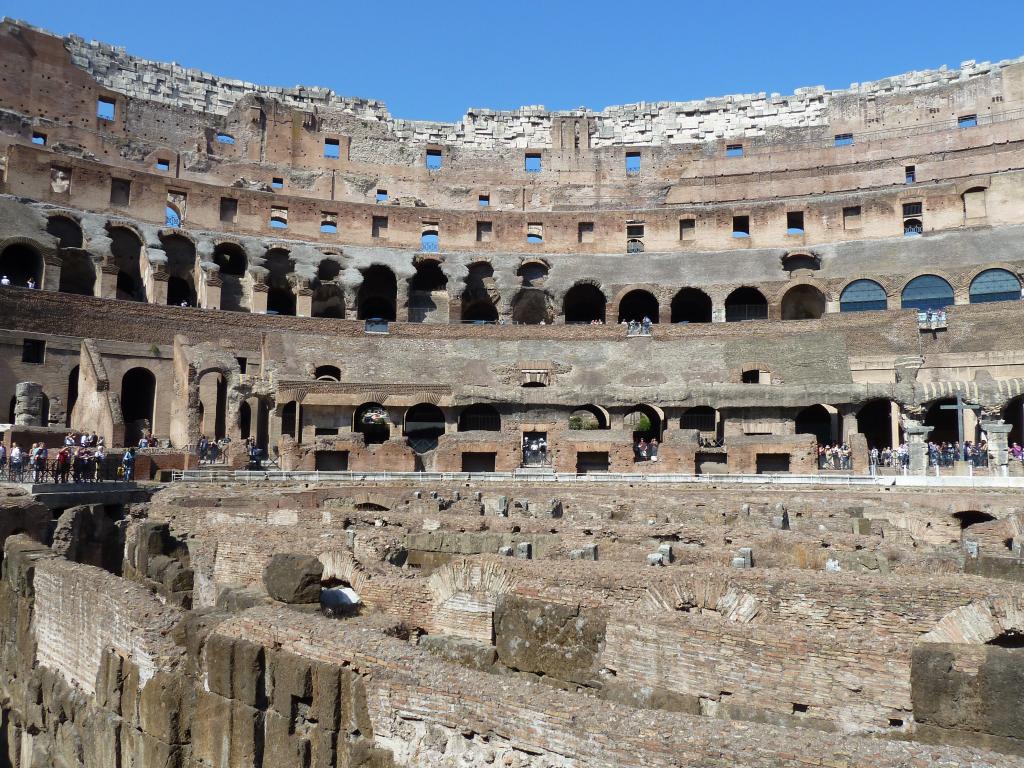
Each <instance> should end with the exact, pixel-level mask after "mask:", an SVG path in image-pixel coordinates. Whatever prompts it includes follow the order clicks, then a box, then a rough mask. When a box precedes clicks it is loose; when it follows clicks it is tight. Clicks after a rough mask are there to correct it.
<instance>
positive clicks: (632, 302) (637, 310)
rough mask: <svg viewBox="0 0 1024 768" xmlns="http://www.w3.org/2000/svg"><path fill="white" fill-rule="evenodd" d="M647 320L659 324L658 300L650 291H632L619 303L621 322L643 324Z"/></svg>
mask: <svg viewBox="0 0 1024 768" xmlns="http://www.w3.org/2000/svg"><path fill="white" fill-rule="evenodd" d="M645 317H646V318H647V319H648V320H650V321H651V322H652V323H656V322H658V300H657V299H656V298H654V294H652V293H650V292H649V291H642V290H635V291H630V292H629V293H627V294H626V295H625V296H623V297H622V299H621V300H620V301H619V322H620V323H621V322H622V321H623V320H626V321H627V322H628V321H633V322H637V323H639V322H642V321H643V319H644V318H645Z"/></svg>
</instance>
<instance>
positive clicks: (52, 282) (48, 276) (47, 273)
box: [39, 254, 63, 291]
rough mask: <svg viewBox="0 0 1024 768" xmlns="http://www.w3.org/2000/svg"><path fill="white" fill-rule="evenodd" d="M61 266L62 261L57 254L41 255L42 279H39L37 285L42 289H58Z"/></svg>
mask: <svg viewBox="0 0 1024 768" xmlns="http://www.w3.org/2000/svg"><path fill="white" fill-rule="evenodd" d="M62 266H63V261H62V260H61V259H60V257H58V256H57V254H50V255H47V256H45V257H43V279H42V280H41V281H40V284H39V287H40V288H42V289H43V290H44V291H59V290H60V270H61V267H62Z"/></svg>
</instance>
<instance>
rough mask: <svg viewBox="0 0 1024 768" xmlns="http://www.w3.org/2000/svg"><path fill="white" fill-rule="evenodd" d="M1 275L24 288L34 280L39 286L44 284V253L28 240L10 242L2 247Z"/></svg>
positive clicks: (0, 253) (0, 250)
mask: <svg viewBox="0 0 1024 768" xmlns="http://www.w3.org/2000/svg"><path fill="white" fill-rule="evenodd" d="M0 275H5V276H6V277H7V279H8V280H10V281H11V285H15V286H18V287H19V288H24V287H26V285H27V284H28V281H29V280H33V281H34V282H35V285H36V287H37V288H41V287H42V285H43V255H42V253H41V251H40V250H39V249H38V248H36V247H35V246H33V245H30V244H29V243H27V242H8V243H7V244H5V245H4V246H3V248H0Z"/></svg>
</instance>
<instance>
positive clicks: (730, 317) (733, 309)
mask: <svg viewBox="0 0 1024 768" xmlns="http://www.w3.org/2000/svg"><path fill="white" fill-rule="evenodd" d="M766 319H768V300H767V299H766V298H765V297H764V294H763V293H761V292H760V291H759V290H757V288H748V287H744V288H737V289H736V290H735V291H733V292H732V293H730V294H729V295H728V297H726V299H725V321H726V322H728V323H735V322H742V321H743V320H766Z"/></svg>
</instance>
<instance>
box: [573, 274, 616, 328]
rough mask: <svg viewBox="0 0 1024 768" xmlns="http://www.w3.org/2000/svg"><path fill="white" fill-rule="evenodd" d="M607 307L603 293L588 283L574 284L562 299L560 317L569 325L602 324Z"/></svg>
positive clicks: (594, 285) (606, 300)
mask: <svg viewBox="0 0 1024 768" xmlns="http://www.w3.org/2000/svg"><path fill="white" fill-rule="evenodd" d="M607 307H608V299H607V298H606V297H605V295H604V292H603V291H602V290H601V289H600V287H598V286H597V285H596V284H594V283H590V282H579V283H576V284H575V285H573V286H572V288H570V289H569V290H568V291H566V292H565V296H564V297H562V315H563V316H564V318H565V322H566V323H568V324H570V325H574V324H584V325H585V324H589V323H593V322H594V321H600V322H602V323H603V322H605V320H606V316H605V314H606V312H607Z"/></svg>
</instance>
